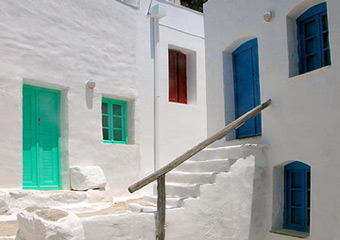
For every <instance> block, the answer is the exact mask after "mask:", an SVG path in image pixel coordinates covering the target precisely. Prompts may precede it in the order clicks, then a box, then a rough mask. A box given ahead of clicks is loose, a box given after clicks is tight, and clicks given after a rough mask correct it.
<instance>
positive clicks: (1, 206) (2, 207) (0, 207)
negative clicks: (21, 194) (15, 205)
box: [0, 193, 8, 214]
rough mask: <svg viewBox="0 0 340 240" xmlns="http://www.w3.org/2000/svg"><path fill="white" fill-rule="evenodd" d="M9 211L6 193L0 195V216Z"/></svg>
mask: <svg viewBox="0 0 340 240" xmlns="http://www.w3.org/2000/svg"><path fill="white" fill-rule="evenodd" d="M7 211H8V200H7V194H6V193H0V214H3V213H5V212H7Z"/></svg>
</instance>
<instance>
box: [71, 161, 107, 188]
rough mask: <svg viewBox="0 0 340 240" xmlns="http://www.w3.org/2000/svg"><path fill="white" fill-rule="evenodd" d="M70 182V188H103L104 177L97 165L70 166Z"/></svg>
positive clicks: (104, 183)
mask: <svg viewBox="0 0 340 240" xmlns="http://www.w3.org/2000/svg"><path fill="white" fill-rule="evenodd" d="M70 182H71V188H72V190H89V189H96V188H104V187H105V185H106V178H105V176H104V172H103V170H102V169H101V168H100V167H98V166H84V167H71V168H70Z"/></svg>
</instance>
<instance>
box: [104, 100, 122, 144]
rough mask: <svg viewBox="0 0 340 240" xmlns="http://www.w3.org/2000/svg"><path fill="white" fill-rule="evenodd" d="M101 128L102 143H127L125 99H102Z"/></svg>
mask: <svg viewBox="0 0 340 240" xmlns="http://www.w3.org/2000/svg"><path fill="white" fill-rule="evenodd" d="M102 129H103V142H104V143H121V144H127V143H128V138H127V126H126V102H125V101H121V100H116V99H110V98H103V99H102Z"/></svg>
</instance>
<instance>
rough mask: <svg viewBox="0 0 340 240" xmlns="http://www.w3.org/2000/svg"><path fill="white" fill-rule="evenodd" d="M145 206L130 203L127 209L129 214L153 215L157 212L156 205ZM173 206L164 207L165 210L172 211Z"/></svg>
mask: <svg viewBox="0 0 340 240" xmlns="http://www.w3.org/2000/svg"><path fill="white" fill-rule="evenodd" d="M145 204H146V205H144V204H143V203H142V204H139V203H130V204H129V206H128V208H129V210H130V211H131V212H143V213H154V212H157V205H154V204H152V205H151V204H150V203H147V202H145ZM172 208H174V207H173V206H169V205H166V209H172Z"/></svg>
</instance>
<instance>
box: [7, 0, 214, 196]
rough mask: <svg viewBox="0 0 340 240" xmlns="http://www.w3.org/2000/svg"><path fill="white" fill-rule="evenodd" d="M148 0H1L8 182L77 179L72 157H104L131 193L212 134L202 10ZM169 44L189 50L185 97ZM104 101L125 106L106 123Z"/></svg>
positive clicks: (48, 185)
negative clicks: (175, 93) (179, 97)
mask: <svg viewBox="0 0 340 240" xmlns="http://www.w3.org/2000/svg"><path fill="white" fill-rule="evenodd" d="M149 4H150V2H149V1H142V2H140V3H139V2H138V1H132V2H126V3H125V2H119V1H108V0H103V1H99V2H98V1H96V2H93V1H80V2H63V3H62V4H61V3H60V2H59V1H49V2H46V1H33V2H21V1H1V3H0V9H1V12H2V14H1V23H0V24H1V29H2V31H1V32H2V34H1V46H0V52H1V60H0V65H1V69H2V71H1V72H2V74H1V77H0V86H1V87H0V99H1V100H0V102H1V105H0V106H1V107H0V108H1V112H2V114H1V115H2V117H1V120H0V121H1V125H2V127H1V137H0V143H1V146H2V149H3V150H2V151H0V159H1V163H0V165H1V167H0V169H1V170H0V172H1V173H0V187H1V188H7V189H13V188H19V189H21V188H22V187H23V188H27V189H70V183H69V174H68V172H69V167H71V166H79V165H81V166H93V165H96V166H100V167H101V168H102V169H103V170H104V173H105V176H106V178H107V187H108V188H109V189H110V190H111V192H112V193H113V194H114V196H126V195H127V194H128V192H127V187H128V186H129V185H130V184H131V183H133V182H134V181H136V180H138V179H139V178H140V176H144V175H146V174H148V173H151V172H153V171H154V170H155V167H159V166H161V165H164V164H165V163H167V162H169V161H170V160H172V158H173V157H176V156H177V155H178V154H180V153H182V152H183V151H185V150H186V149H187V148H188V147H190V146H191V145H193V144H195V143H197V142H199V141H200V140H202V139H204V138H205V137H206V128H207V125H206V100H205V77H204V76H205V71H204V69H205V68H204V38H203V35H204V33H203V31H204V30H203V17H202V14H200V13H198V12H195V11H191V10H190V9H186V8H183V7H180V6H177V5H175V4H172V3H168V2H154V3H153V5H158V6H160V5H159V4H161V6H162V8H161V9H152V14H154V15H155V16H150V13H147V12H148V8H149ZM146 15H147V16H146ZM169 49H175V50H177V51H179V52H182V53H184V54H185V55H186V76H187V89H188V90H187V103H186V104H181V103H173V102H170V101H169V97H168V96H169V89H168V85H169V80H168V50H169ZM88 80H92V81H93V82H95V87H94V88H93V89H90V88H88V87H87V86H86V82H87V81H88ZM24 86H27V87H26V88H25V87H24ZM23 88H25V89H26V90H24V91H23ZM48 90H53V93H51V94H48ZM44 94H45V95H46V96H45V95H44ZM46 97H47V98H51V101H52V102H50V103H46V104H50V105H46V106H43V103H44V102H45V98H46ZM54 98H55V99H54ZM58 98H59V99H60V100H58ZM35 99H40V100H35ZM154 99H156V101H154ZM41 100H44V101H41ZM111 100H118V102H114V101H111ZM32 101H33V102H32ZM102 102H104V104H105V106H103V107H105V108H106V104H108V105H109V106H113V105H114V106H115V107H117V108H120V107H122V110H123V112H122V113H120V112H117V113H116V114H118V115H115V116H116V117H115V119H113V118H112V119H111V120H112V121H111V120H110V121H109V122H108V123H107V122H106V121H107V117H108V116H109V118H110V117H113V115H114V113H113V112H111V111H110V112H107V114H106V110H105V113H104V112H102ZM44 107H45V108H46V109H44ZM44 111H45V112H44ZM118 111H119V109H118ZM23 113H24V115H23ZM43 115H45V116H43ZM102 115H103V116H102ZM182 116H185V118H183V117H182ZM47 118H48V119H47ZM102 120H103V121H105V123H104V122H103V124H102ZM113 120H115V121H118V122H115V123H113ZM31 121H32V122H31ZM193 123H194V124H193ZM23 125H24V126H26V128H25V127H24V130H23ZM44 125H45V126H44ZM50 125H52V130H51V129H50V130H51V131H52V132H53V133H52V135H53V137H51V135H50V136H47V138H49V140H50V142H49V144H48V145H49V146H45V147H44V146H41V145H42V142H46V137H45V135H44V134H45V133H39V131H40V130H39V128H40V127H42V128H44V127H45V128H46V127H51V126H50ZM113 128H115V132H114V130H113ZM31 130H33V132H31ZM45 130H46V129H45ZM47 131H49V130H47ZM185 132H187V134H183V133H185ZM40 135H42V136H40ZM104 135H105V136H104ZM24 138H25V139H26V140H23V139H24ZM42 139H43V140H42ZM25 141H26V142H25ZM156 141H157V144H155V142H156ZM23 144H24V150H23ZM51 144H52V148H51ZM156 156H157V158H156ZM49 158H52V159H49ZM23 159H24V162H23ZM155 159H157V161H156V160H155ZM44 161H45V162H46V161H50V163H49V164H47V165H46V164H45V163H44ZM43 172H44V173H45V174H44V175H43V174H42V173H43ZM23 177H24V179H23Z"/></svg>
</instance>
